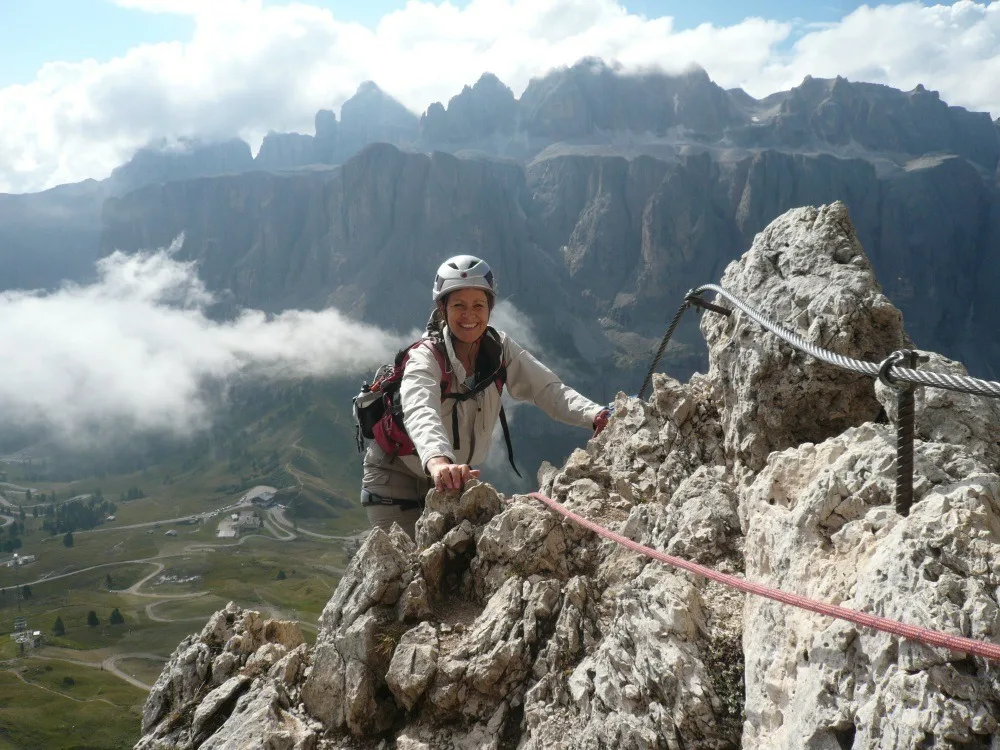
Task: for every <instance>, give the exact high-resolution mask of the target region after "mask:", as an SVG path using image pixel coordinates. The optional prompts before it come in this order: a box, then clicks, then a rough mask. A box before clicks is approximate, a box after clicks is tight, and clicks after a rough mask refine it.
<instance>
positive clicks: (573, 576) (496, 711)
mask: <svg viewBox="0 0 1000 750" xmlns="http://www.w3.org/2000/svg"><path fill="white" fill-rule="evenodd" d="M725 281H726V284H727V285H728V286H729V287H730V288H733V289H737V290H739V292H740V293H741V294H743V295H745V298H746V300H747V301H748V302H749V303H750V304H752V305H754V306H758V307H760V308H763V309H765V310H766V311H767V312H768V313H769V314H770V315H772V316H773V317H774V318H776V319H777V320H778V322H780V323H781V324H782V325H784V326H786V327H788V328H790V329H791V330H793V331H796V332H797V333H799V334H800V335H801V336H803V337H804V338H806V339H807V340H809V341H811V342H813V343H816V344H819V345H822V346H825V347H829V348H831V349H833V350H834V351H838V352H841V353H843V354H846V355H849V356H852V357H858V358H869V359H880V358H882V357H884V356H886V355H887V354H889V353H890V351H892V350H893V349H895V348H897V347H899V346H901V345H904V344H906V343H907V341H908V337H907V334H906V333H905V331H904V329H903V326H902V323H903V317H902V315H901V314H900V312H899V311H898V310H897V309H896V308H894V307H893V306H892V305H891V304H890V303H889V301H888V300H887V299H886V297H885V296H884V295H883V294H882V292H881V288H880V286H879V284H878V282H877V281H876V278H875V276H874V274H873V272H872V266H871V263H870V262H869V260H868V258H867V257H866V255H865V252H864V250H863V248H862V246H861V244H860V242H859V240H858V235H857V233H856V231H855V229H854V226H853V224H852V222H851V220H850V217H849V215H848V212H847V209H846V207H845V206H844V204H841V203H835V204H832V205H826V206H822V207H820V208H799V209H794V210H792V211H789V212H787V213H785V214H784V215H783V216H781V217H780V218H779V219H777V220H776V221H774V222H773V223H772V224H770V225H769V226H768V227H767V228H766V229H765V231H763V232H762V233H760V234H759V235H758V236H757V238H756V239H755V241H754V244H753V246H752V247H751V249H750V250H749V251H748V252H747V253H746V254H745V255H744V256H742V257H741V258H740V259H738V260H737V261H736V262H734V263H733V264H731V265H730V266H729V267H728V269H727V270H726V275H725ZM701 328H702V331H703V333H704V335H705V337H706V339H707V341H708V343H709V349H710V366H709V370H708V373H707V374H704V375H702V374H697V375H695V376H693V377H691V378H690V380H688V382H686V383H681V382H679V381H677V380H675V379H673V378H670V377H666V376H663V375H658V376H657V377H656V378H655V379H654V388H653V393H652V395H651V396H650V398H649V400H648V401H644V402H642V401H638V400H636V399H634V398H628V397H626V396H625V395H624V394H619V396H618V398H617V400H616V402H615V407H616V410H615V414H614V416H613V418H612V420H611V423H610V425H609V427H608V429H607V430H605V432H604V433H602V435H601V436H599V437H598V438H595V439H593V440H591V441H590V443H589V444H588V445H587V448H586V449H585V450H584V449H581V450H578V451H576V452H575V453H574V454H573V455H572V456H571V457H570V459H569V461H568V462H567V463H566V465H565V466H563V467H562V468H555V467H552V466H543V467H542V469H541V470H540V471H539V475H538V481H539V484H540V488H541V490H542V492H544V493H546V494H548V495H549V496H551V497H553V498H554V499H556V500H557V501H559V502H560V503H562V504H563V505H564V506H565V507H566V508H568V509H570V510H572V511H574V512H576V513H579V514H581V515H583V516H585V517H587V518H589V519H591V520H594V521H597V522H599V523H601V524H603V525H604V526H606V527H608V528H610V529H612V530H617V531H620V532H621V533H623V534H624V535H626V536H628V537H629V538H631V539H633V540H635V541H638V542H640V543H642V544H644V545H647V546H650V547H653V548H655V549H659V550H663V551H666V552H667V553H670V554H675V555H680V556H684V557H687V558H690V559H693V560H696V561H699V562H702V563H705V564H708V565H710V566H712V567H714V568H717V569H719V570H722V571H725V572H729V573H732V574H735V575H738V576H745V577H746V578H748V579H750V580H754V581H757V582H760V583H764V584H768V585H773V586H778V587H781V588H784V589H786V590H789V591H793V592H796V593H800V594H806V595H809V596H814V597H816V598H819V599H822V600H824V601H829V602H832V603H836V604H840V605H843V606H847V607H852V608H856V609H860V610H864V611H867V612H872V613H876V614H880V615H883V616H889V617H893V618H898V619H900V620H903V621H905V622H908V623H911V624H917V625H922V626H925V627H931V628H936V629H940V630H943V631H945V632H949V633H957V634H963V635H966V636H971V637H974V638H980V639H986V640H992V641H996V640H997V639H998V638H1000V609H998V604H997V594H996V591H997V585H998V583H1000V570H998V567H997V560H998V559H1000V476H998V474H997V471H998V468H1000V467H998V458H1000V452H998V450H997V447H996V446H997V444H998V440H1000V427H998V425H1000V419H998V417H1000V410H998V409H997V407H996V405H995V404H993V403H987V404H984V403H983V402H981V401H979V400H977V399H973V398H972V397H966V396H961V395H957V394H951V393H946V392H941V391H936V390H928V391H926V392H924V391H921V392H920V395H919V397H918V399H917V423H918V426H917V433H918V441H917V446H916V470H915V483H914V486H915V498H916V503H915V505H914V506H913V509H912V512H911V513H910V514H909V515H908V516H906V517H903V516H900V515H899V514H897V513H896V511H895V509H894V505H893V482H894V461H893V454H894V437H893V427H892V426H891V425H888V424H885V423H884V420H879V419H876V415H877V414H878V412H879V410H880V403H881V405H882V406H883V407H885V408H886V410H887V411H888V412H889V413H890V414H892V412H893V403H894V401H893V398H892V396H891V393H890V392H889V391H888V390H887V389H885V388H883V387H879V388H878V389H876V388H875V387H874V386H873V384H872V381H871V380H870V379H868V378H859V377H857V376H854V375H848V374H846V373H841V372H839V371H837V370H835V369H832V368H830V367H827V366H825V365H820V364H817V363H814V362H810V361H806V360H805V359H804V357H803V356H801V355H799V354H798V353H796V352H794V351H793V350H792V349H791V348H789V347H788V346H787V345H785V344H784V343H783V342H781V341H779V340H778V339H777V338H775V337H774V336H772V335H771V334H768V333H765V332H764V331H762V330H761V329H760V328H759V327H758V326H757V325H756V324H755V323H753V322H752V321H750V320H749V319H748V318H747V317H746V316H744V315H743V314H742V313H739V312H735V313H734V314H733V315H731V316H730V317H728V318H721V317H716V316H709V315H708V314H706V316H705V317H703V318H702V321H701ZM927 366H928V367H933V368H935V369H945V368H950V369H954V370H959V371H960V370H961V369H962V368H961V366H960V365H958V364H956V363H953V362H948V361H946V360H944V359H943V358H940V357H938V358H936V359H935V361H933V362H932V363H930V364H928V365H927ZM319 624H320V631H319V635H318V637H317V640H316V644H315V645H314V646H313V647H312V648H309V647H307V646H304V645H302V644H301V637H300V636H299V635H298V631H297V628H296V627H295V626H294V624H291V623H283V622H274V621H268V622H262V621H261V620H260V618H259V616H258V615H257V614H256V613H254V612H246V611H241V610H239V609H238V608H236V607H234V606H232V605H230V607H228V608H227V609H226V610H224V611H221V612H219V613H217V614H216V615H215V616H213V618H211V620H210V621H209V623H208V625H206V627H205V628H204V629H203V630H202V632H201V633H200V634H198V635H193V636H191V637H189V638H188V639H186V640H185V641H184V642H182V643H181V644H180V646H179V647H178V649H177V650H176V652H175V653H174V656H173V657H172V659H171V660H170V662H169V663H168V665H167V667H166V668H165V670H164V672H163V673H162V674H161V676H160V678H159V680H158V681H157V683H156V685H155V687H154V688H153V691H152V693H151V694H150V697H149V700H148V702H147V704H146V707H145V711H144V714H143V732H144V736H143V738H142V740H141V741H140V742H139V744H138V745H137V748H140V749H146V748H175V747H176V748H192V747H206V748H207V747H211V748H252V747H259V748H265V747H286V748H345V749H346V748H369V747H370V748H375V747H396V748H405V749H410V748H413V749H416V748H420V749H421V750H424V749H428V750H429V749H431V748H442V749H443V748H449V749H454V748H514V747H517V748H601V747H622V748H637V749H638V748H651V747H656V748H671V749H674V748H677V749H679V748H687V749H690V748H735V747H747V748H788V749H789V750H791V749H792V748H801V747H812V748H831V750H837V749H838V748H865V749H866V750H869V749H872V748H878V749H879V750H890V749H892V750H897V749H898V750H903V748H913V747H928V748H930V747H934V748H945V747H982V748H988V747H992V745H991V744H990V743H991V742H993V740H992V739H991V738H992V737H994V736H995V734H996V732H997V730H998V720H1000V683H998V676H1000V672H998V667H997V666H996V665H994V664H991V663H989V662H986V661H984V660H982V659H979V658H970V657H965V656H964V655H962V654H958V653H953V652H948V651H945V650H941V649H936V648H929V647H925V646H922V645H920V644H918V643H915V642H912V641H906V640H902V639H899V638H896V637H891V636H888V635H884V634H880V633H876V632H873V631H867V630H862V629H858V628H856V627H854V626H850V625H847V624H844V623H841V622H839V621H832V620H830V619H827V618H824V617H821V616H819V615H815V614H811V613H808V612H805V611H800V610H794V609H789V608H787V607H786V606H784V605H779V604H776V603H774V602H771V601H769V600H761V599H757V598H753V597H744V596H743V595H741V594H737V593H735V592H734V591H732V590H729V589H726V588H724V587H722V586H721V585H720V584H717V583H714V582H710V581H708V580H706V579H703V578H700V577H692V576H689V575H688V574H686V573H683V572H680V571H677V570H674V569H672V568H669V567H665V566H663V565H661V564H660V563H656V562H650V561H649V560H648V559H647V558H645V557H640V556H639V555H637V554H636V553H633V552H631V551H629V550H627V549H625V548H622V547H619V546H617V545H615V544H612V543H610V542H603V541H600V540H599V539H598V538H597V537H595V536H594V535H593V534H592V533H591V532H589V531H586V530H583V529H581V528H580V527H578V526H576V525H575V524H574V523H572V522H571V521H568V520H562V518H561V517H560V516H558V515H556V514H554V513H553V512H552V511H550V510H549V509H547V508H545V507H544V506H542V505H541V504H540V503H538V502H537V501H534V500H531V499H529V498H527V497H523V496H514V497H513V498H509V499H508V498H504V497H502V496H500V495H498V493H497V492H495V491H494V490H493V488H492V487H490V486H489V485H488V484H483V483H473V484H471V485H470V486H469V487H468V488H466V490H465V492H464V493H462V494H461V495H460V496H459V495H456V494H450V495H445V494H437V493H433V492H432V493H431V494H430V495H429V496H428V498H427V508H426V510H425V511H424V514H423V517H422V518H421V520H420V522H419V523H418V527H417V536H416V540H410V539H409V537H407V536H406V535H405V534H404V533H402V532H401V531H400V530H399V529H398V527H397V528H394V529H393V530H392V531H391V533H388V534H387V533H384V532H382V531H380V530H375V531H373V532H371V534H370V535H369V536H368V538H367V540H366V542H365V543H364V545H363V546H362V548H361V550H360V551H359V552H358V553H357V555H356V556H355V557H354V559H353V560H352V563H351V565H350V567H349V569H348V571H347V572H346V574H345V575H344V577H343V579H342V580H341V581H340V584H339V585H338V587H337V590H336V591H335V593H334V595H333V597H332V598H331V600H330V602H329V603H328V605H327V607H326V609H325V610H324V612H323V614H322V617H321V619H320V623H319Z"/></svg>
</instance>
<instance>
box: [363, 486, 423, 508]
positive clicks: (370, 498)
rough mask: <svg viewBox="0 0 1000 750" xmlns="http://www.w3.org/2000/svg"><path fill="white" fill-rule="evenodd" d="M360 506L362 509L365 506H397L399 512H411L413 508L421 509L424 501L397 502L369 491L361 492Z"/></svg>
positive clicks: (394, 499)
mask: <svg viewBox="0 0 1000 750" xmlns="http://www.w3.org/2000/svg"><path fill="white" fill-rule="evenodd" d="M361 505H362V507H364V506H367V505H398V506H399V507H400V509H401V510H413V509H414V508H423V507H424V501H423V500H422V499H421V500H414V499H412V498H411V499H408V500H398V499H396V498H392V497H385V496H383V495H376V494H375V493H374V492H370V491H369V490H366V489H362V490H361Z"/></svg>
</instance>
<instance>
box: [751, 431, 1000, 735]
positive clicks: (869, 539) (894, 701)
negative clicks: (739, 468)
mask: <svg viewBox="0 0 1000 750" xmlns="http://www.w3.org/2000/svg"><path fill="white" fill-rule="evenodd" d="M893 455H894V445H893V440H892V438H891V435H890V431H889V429H888V428H885V427H874V426H870V425H869V426H864V427H860V428H857V429H854V430H848V431H847V432H845V433H844V434H843V435H841V436H839V437H837V438H834V439H831V440H828V441H826V442H825V443H823V444H822V445H819V446H813V445H803V446H801V447H799V448H798V449H789V450H787V451H785V452H783V453H779V454H774V455H772V456H771V459H770V460H769V462H768V464H767V466H766V467H765V469H764V470H763V471H762V472H761V474H760V475H759V476H758V477H757V479H756V480H755V481H754V483H753V485H752V486H751V487H750V488H749V490H748V493H747V504H746V507H745V524H746V528H747V537H746V542H745V544H746V550H747V560H746V564H747V575H748V576H750V577H752V578H753V579H754V580H757V581H759V582H761V583H764V584H768V585H771V586H775V587H778V588H781V589H783V590H786V591H794V592H796V593H798V594H802V595H805V596H810V597H812V598H816V599H820V600H822V601H827V602H832V603H835V604H840V605H842V606H846V607H849V608H852V609H858V610H861V611H865V612H874V613H877V614H879V615H881V616H884V617H889V618H891V619H895V620H900V621H902V622H907V623H911V624H920V625H921V626H923V627H930V628H932V629H935V630H941V631H944V632H951V633H957V634H961V635H965V636H968V637H973V638H978V639H987V640H993V639H996V638H997V637H998V636H1000V610H998V608H997V604H996V599H995V588H996V580H997V579H996V571H997V570H998V569H1000V568H998V567H997V563H996V560H997V559H998V557H997V556H998V555H1000V543H998V542H997V541H996V539H997V537H996V532H995V531H994V530H995V529H998V528H1000V517H998V514H1000V502H998V501H1000V496H998V492H1000V478H998V477H997V476H996V475H995V474H992V473H989V472H988V470H987V469H986V467H985V466H984V465H983V464H982V463H979V462H978V461H977V460H976V458H975V457H974V456H973V455H972V454H970V453H968V452H966V451H964V450H963V449H961V448H958V447H955V446H952V445H947V444H918V448H917V462H916V481H915V485H914V490H915V493H914V494H915V499H916V503H915V505H914V506H913V508H912V510H911V513H910V515H909V516H908V517H906V518H901V517H900V516H898V515H897V514H896V513H895V511H894V509H893V507H892V505H890V504H889V503H890V502H891V499H892V493H893V483H894V473H893V472H894V461H893ZM744 648H745V651H746V654H747V665H746V675H747V698H746V712H747V721H746V729H745V733H744V747H747V748H792V747H802V746H807V747H838V746H839V745H838V744H837V743H841V744H842V743H843V742H845V741H846V740H845V739H844V738H847V737H850V738H852V739H851V742H852V743H853V746H855V747H865V748H877V749H878V750H889V749H890V748H892V749H893V750H895V749H897V748H898V749H899V750H901V749H902V748H909V747H918V746H921V745H923V746H927V747H930V746H933V747H939V746H940V747H944V746H955V745H961V744H967V745H972V746H976V745H977V743H978V746H983V747H985V746H987V745H986V744H985V743H986V741H987V740H986V738H987V737H989V736H992V735H993V734H994V732H995V731H996V730H995V728H996V726H997V720H998V717H1000V689H998V686H997V682H996V680H995V679H994V678H993V677H991V671H992V670H991V668H989V667H986V665H985V664H980V663H978V661H977V660H970V659H967V658H965V657H964V656H962V655H960V654H955V653H951V652H948V651H943V650H940V649H933V648H929V647H926V646H922V645H920V644H918V643H915V642H913V641H907V640H900V639H898V638H896V637H893V636H889V635H886V634H882V633H877V632H872V631H868V630H865V629H858V628H855V627H854V626H852V625H849V624H846V623H842V622H840V621H830V620H829V619H827V618H824V617H821V616H819V615H814V614H811V613H808V612H803V611H801V610H795V609H791V610H790V609H789V608H787V607H782V606H779V605H777V604H775V603H773V602H770V601H767V600H763V599H759V598H755V597H751V598H749V599H748V600H747V607H746V623H745V630H744ZM940 743H944V744H940ZM949 743H954V744H949Z"/></svg>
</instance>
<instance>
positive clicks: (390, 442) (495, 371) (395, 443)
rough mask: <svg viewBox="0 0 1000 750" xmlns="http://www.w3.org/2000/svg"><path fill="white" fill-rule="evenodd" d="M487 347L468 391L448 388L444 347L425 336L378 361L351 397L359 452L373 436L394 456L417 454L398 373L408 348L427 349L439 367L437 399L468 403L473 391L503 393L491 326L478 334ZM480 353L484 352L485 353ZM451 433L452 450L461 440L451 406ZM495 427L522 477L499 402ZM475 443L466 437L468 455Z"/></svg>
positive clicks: (503, 379) (500, 363)
mask: <svg viewBox="0 0 1000 750" xmlns="http://www.w3.org/2000/svg"><path fill="white" fill-rule="evenodd" d="M483 342H484V344H486V346H483V347H481V349H480V359H479V361H478V362H477V370H479V369H480V367H481V365H485V368H484V369H485V370H486V371H487V372H489V373H490V374H489V375H486V376H485V377H483V378H482V379H481V380H478V381H477V382H476V383H475V384H474V385H473V386H472V388H471V389H469V390H468V391H465V392H464V393H457V392H452V391H451V385H452V376H453V372H452V369H451V367H450V365H449V362H448V356H447V354H446V353H445V351H444V344H443V343H441V342H439V341H437V342H436V341H433V340H431V339H429V338H422V339H420V340H419V341H416V342H414V343H413V344H410V345H409V346H408V347H406V348H404V349H400V350H399V352H397V354H396V357H395V360H394V361H393V364H392V365H383V366H382V367H380V368H379V369H378V370H377V371H376V372H375V377H374V378H373V382H372V383H371V385H369V384H368V383H364V384H363V385H362V386H361V392H360V393H359V394H358V395H357V396H355V397H354V399H353V403H354V408H353V411H354V421H355V424H356V436H357V443H358V451H361V452H363V451H364V449H365V439H366V438H367V439H369V440H374V441H375V443H376V445H378V447H379V448H381V449H382V450H383V452H385V453H386V455H389V456H392V458H393V459H395V457H396V456H409V455H412V454H413V453H415V452H416V449H415V448H414V446H413V441H412V440H411V439H410V436H409V435H408V434H407V433H406V427H405V426H404V425H403V406H402V403H401V399H400V393H399V391H400V385H401V383H402V380H403V372H404V370H405V368H406V362H407V361H408V360H409V358H410V352H411V351H413V350H414V349H415V348H416V347H418V346H427V347H430V349H431V351H432V352H433V353H434V357H435V358H436V359H437V362H438V365H439V366H440V367H441V372H442V373H443V379H442V381H441V400H442V401H444V399H446V398H450V399H454V400H455V401H468V400H469V399H470V398H474V397H475V396H476V395H477V394H478V393H481V392H482V391H484V390H486V389H487V388H489V387H490V386H491V385H493V386H495V387H496V389H497V391H498V392H499V393H501V394H502V393H503V387H504V384H505V383H506V382H507V367H506V365H505V364H504V362H503V353H502V346H501V344H500V338H499V335H498V334H497V333H496V331H495V330H494V329H492V328H488V329H487V332H486V334H485V335H484V336H483ZM484 355H485V356H484ZM451 427H452V430H451V432H452V435H454V436H455V446H454V447H455V450H456V451H458V450H459V449H460V448H461V439H460V436H459V434H458V408H457V405H456V408H455V409H453V410H452V414H451ZM500 427H501V428H502V429H503V437H504V442H505V443H506V445H507V460H508V461H510V465H511V467H512V468H513V469H514V473H516V474H517V475H518V476H521V473H520V472H519V471H518V470H517V466H516V465H515V464H514V448H513V446H512V445H511V441H510V429H509V428H508V426H507V415H506V414H505V413H504V410H503V405H501V406H500ZM474 447H475V444H474V443H473V442H472V441H470V446H469V458H470V459H471V457H472V450H473V448H474Z"/></svg>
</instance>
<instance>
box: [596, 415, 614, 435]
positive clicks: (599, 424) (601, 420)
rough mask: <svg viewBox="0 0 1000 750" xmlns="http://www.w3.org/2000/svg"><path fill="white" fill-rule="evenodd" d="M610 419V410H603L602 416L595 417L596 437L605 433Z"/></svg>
mask: <svg viewBox="0 0 1000 750" xmlns="http://www.w3.org/2000/svg"><path fill="white" fill-rule="evenodd" d="M610 417H611V410H610V409H601V412H600V414H598V415H597V416H596V417H594V437H597V436H598V435H600V434H601V433H602V432H603V431H604V428H605V427H607V426H608V419H609V418H610Z"/></svg>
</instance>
